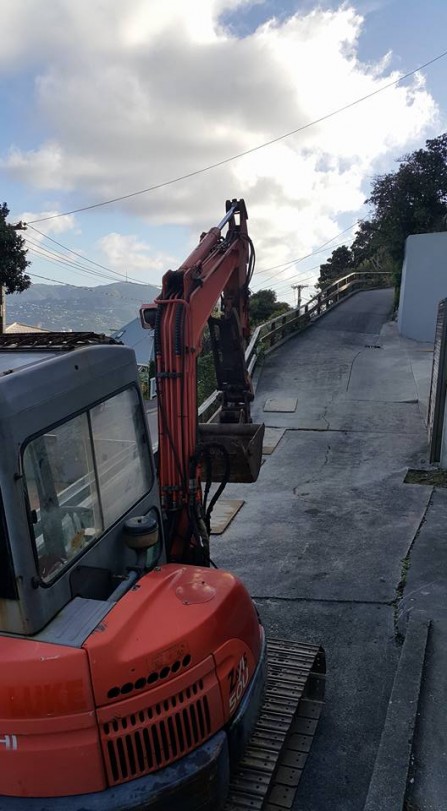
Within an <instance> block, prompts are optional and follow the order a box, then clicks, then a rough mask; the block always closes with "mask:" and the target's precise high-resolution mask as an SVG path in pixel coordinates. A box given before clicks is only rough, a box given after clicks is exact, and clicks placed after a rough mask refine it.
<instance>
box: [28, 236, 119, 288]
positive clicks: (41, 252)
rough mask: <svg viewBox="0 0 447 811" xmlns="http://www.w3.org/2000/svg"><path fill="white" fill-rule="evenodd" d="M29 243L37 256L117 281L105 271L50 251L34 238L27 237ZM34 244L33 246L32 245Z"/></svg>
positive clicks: (30, 248)
mask: <svg viewBox="0 0 447 811" xmlns="http://www.w3.org/2000/svg"><path fill="white" fill-rule="evenodd" d="M27 244H28V245H30V247H29V249H28V250H29V251H30V252H31V253H33V254H36V255H37V256H39V257H41V258H43V259H46V260H47V261H49V262H53V263H54V264H58V265H61V266H64V267H69V268H74V270H76V271H77V272H78V273H85V274H87V275H89V276H94V277H97V278H99V279H106V280H107V281H111V282H115V281H116V279H115V277H114V276H107V275H106V274H105V273H99V272H98V271H95V270H91V269H90V268H85V267H83V266H82V265H80V264H79V263H77V262H73V261H71V260H70V259H69V258H68V257H67V256H64V254H61V253H56V252H54V251H50V250H48V249H47V248H45V247H44V246H43V245H40V244H39V243H37V242H34V241H33V240H30V239H28V238H27ZM31 246H32V247H31Z"/></svg>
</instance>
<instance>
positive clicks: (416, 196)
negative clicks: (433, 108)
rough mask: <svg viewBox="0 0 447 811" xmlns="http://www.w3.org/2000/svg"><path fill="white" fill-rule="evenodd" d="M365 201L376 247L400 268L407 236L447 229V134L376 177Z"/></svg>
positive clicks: (431, 141) (428, 143)
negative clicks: (382, 248) (391, 169)
mask: <svg viewBox="0 0 447 811" xmlns="http://www.w3.org/2000/svg"><path fill="white" fill-rule="evenodd" d="M366 202H367V203H369V205H370V206H371V208H372V210H373V216H372V218H371V226H372V228H374V229H375V230H376V234H377V235H376V237H375V240H374V241H375V244H376V246H379V245H380V246H382V247H383V246H385V248H386V251H387V253H388V254H389V256H390V257H391V259H392V260H393V261H394V262H396V263H398V264H399V265H401V264H402V261H403V258H404V251H405V240H406V238H407V237H408V236H410V235H411V234H426V233H430V232H433V231H445V230H447V133H444V134H443V135H440V136H439V137H438V138H433V139H432V140H428V141H426V148H425V149H417V150H416V151H415V152H412V153H411V154H410V155H405V156H404V157H403V158H402V159H401V161H400V166H399V168H398V170H397V171H396V172H390V173H389V174H386V175H381V176H379V177H376V178H375V179H374V180H373V183H372V189H371V195H370V197H369V199H368V200H367V201H366Z"/></svg>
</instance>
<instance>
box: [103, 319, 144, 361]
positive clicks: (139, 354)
mask: <svg viewBox="0 0 447 811" xmlns="http://www.w3.org/2000/svg"><path fill="white" fill-rule="evenodd" d="M153 335H154V333H153V330H151V329H143V327H142V326H141V322H140V319H139V318H134V319H133V321H130V322H129V323H128V324H126V325H125V326H124V327H121V329H119V330H117V331H116V332H113V333H112V338H115V340H117V341H121V342H122V343H123V344H124V345H125V346H130V347H131V348H132V349H133V350H134V352H135V356H136V359H137V364H138V366H148V365H149V361H150V360H152V358H153V351H154V337H153Z"/></svg>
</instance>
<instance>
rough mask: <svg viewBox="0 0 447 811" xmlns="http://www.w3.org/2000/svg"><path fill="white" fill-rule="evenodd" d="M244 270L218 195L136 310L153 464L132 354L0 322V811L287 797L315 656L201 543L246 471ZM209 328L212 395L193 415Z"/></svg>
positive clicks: (308, 718) (91, 338)
mask: <svg viewBox="0 0 447 811" xmlns="http://www.w3.org/2000/svg"><path fill="white" fill-rule="evenodd" d="M225 227H227V230H226V233H225V234H224V233H223V231H224V228H225ZM253 267H254V250H253V245H252V242H251V240H250V238H249V236H248V233H247V212H246V208H245V204H244V202H243V200H232V201H228V202H227V205H226V214H225V217H224V218H223V220H222V222H221V223H219V225H218V226H217V227H215V228H212V229H211V230H210V231H209V232H208V233H206V234H204V235H202V238H201V240H200V243H199V245H198V246H197V247H196V249H195V250H194V251H193V252H192V254H191V255H190V256H189V257H188V259H187V260H186V261H185V262H184V264H183V265H182V266H181V267H180V268H179V269H178V270H176V271H168V272H167V273H166V274H165V276H164V278H163V286H162V291H161V295H160V297H159V298H158V299H157V300H156V301H155V302H154V303H153V304H151V305H147V306H145V307H143V308H142V309H141V320H142V324H143V325H144V326H145V327H148V328H150V329H153V330H154V345H155V357H156V379H157V396H158V418H159V419H158V428H159V445H158V454H157V455H158V462H157V466H156V463H155V461H154V456H153V449H152V441H151V438H150V436H149V431H148V426H147V421H146V418H145V411H144V404H143V401H142V397H141V393H140V388H139V385H138V371H137V366H136V362H135V355H134V353H133V350H131V349H129V348H127V347H124V346H122V345H120V344H118V343H117V342H116V341H114V340H113V339H110V338H106V337H105V336H98V335H95V334H93V333H39V334H25V335H23V334H21V335H13V334H8V335H3V336H0V449H1V450H0V453H1V465H0V661H1V668H0V811H19V809H20V811H134V810H136V809H138V810H139V811H143V809H153V810H154V811H175V810H176V809H179V811H201V810H203V811H206V810H207V809H211V808H213V809H222V808H225V809H228V811H229V810H230V809H247V808H250V809H255V810H256V809H267V808H268V809H270V810H271V809H275V808H277V809H280V808H284V807H291V802H292V800H293V795H294V792H295V788H296V785H297V782H298V779H299V776H300V774H301V771H302V768H303V766H304V762H305V759H306V756H307V752H308V750H309V746H310V742H311V740H312V736H313V733H314V731H315V727H316V724H317V720H318V715H319V712H320V709H321V705H322V699H323V690H324V653H323V651H322V650H321V649H320V648H318V646H316V647H315V646H308V645H301V644H300V643H298V642H292V641H279V640H269V641H268V643H266V639H265V634H264V630H263V627H262V624H261V621H260V618H259V616H258V613H257V610H256V608H255V606H254V604H253V602H252V601H251V599H250V596H249V594H248V593H247V591H246V589H245V587H244V586H243V584H242V583H241V581H240V580H239V579H238V578H237V577H236V576H235V575H233V574H230V573H229V572H226V571H223V570H221V569H218V568H216V567H215V566H214V564H213V563H212V560H211V557H210V544H209V538H210V523H211V512H212V508H213V506H214V503H215V501H216V498H217V497H218V496H219V495H220V493H221V491H222V489H223V487H224V486H225V484H226V482H248V481H255V480H256V478H257V476H258V473H259V470H260V465H261V457H262V436H263V426H257V425H253V423H252V421H251V417H250V403H251V401H252V399H253V390H252V385H251V381H250V378H249V375H248V373H247V368H246V364H245V354H244V350H245V346H246V344H247V341H248V339H249V320H248V300H249V283H250V278H251V275H252V273H253ZM207 323H208V326H209V331H210V340H211V346H212V351H213V356H214V361H215V367H216V377H217V383H218V388H219V390H220V392H221V405H220V409H219V413H218V421H217V422H212V423H210V424H199V423H198V417H197V372H196V369H197V357H198V354H199V352H200V348H201V342H202V335H203V331H204V328H205V326H206V324H207ZM202 483H203V484H204V485H205V493H204V492H203V484H202ZM213 483H215V485H217V488H216V489H215V493H214V495H213V497H212V498H211V500H210V502H209V505H208V506H207V499H208V497H209V493H210V492H211V487H212V486H213ZM267 662H268V663H267ZM285 803H289V805H287V804H286V805H285Z"/></svg>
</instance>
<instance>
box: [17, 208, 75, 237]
mask: <svg viewBox="0 0 447 811" xmlns="http://www.w3.org/2000/svg"><path fill="white" fill-rule="evenodd" d="M60 214H61V212H60V211H58V210H57V209H47V210H45V211H24V212H23V214H21V215H20V217H19V219H20V220H21V221H22V222H24V223H30V222H32V221H33V220H40V219H42V218H45V219H46V218H47V217H48V219H47V220H46V222H45V234H46V235H48V234H64V233H65V232H66V231H71V232H73V233H75V234H80V233H81V232H80V229H79V227H78V225H77V223H76V219H75V217H74V215H73V214H64V215H63V216H62V217H61V216H59V215H60ZM29 228H30V229H31V231H32V234H33V239H36V240H38V241H41V240H42V239H43V236H42V235H41V234H40V233H39V231H40V229H41V225H40V224H39V225H38V226H37V228H38V231H36V230H35V229H34V228H31V226H29Z"/></svg>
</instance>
